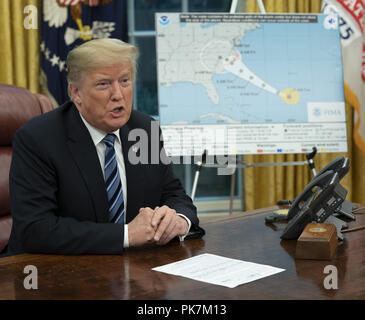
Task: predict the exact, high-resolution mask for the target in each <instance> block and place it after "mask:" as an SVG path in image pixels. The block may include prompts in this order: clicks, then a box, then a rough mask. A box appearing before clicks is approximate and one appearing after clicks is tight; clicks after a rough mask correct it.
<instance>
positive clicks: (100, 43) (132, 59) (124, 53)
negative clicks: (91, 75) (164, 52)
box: [66, 38, 139, 86]
mask: <svg viewBox="0 0 365 320" xmlns="http://www.w3.org/2000/svg"><path fill="white" fill-rule="evenodd" d="M138 54H139V52H138V49H137V47H135V46H133V45H131V44H129V43H126V42H123V41H122V40H119V39H111V38H104V39H95V40H90V41H87V42H85V43H83V44H82V45H80V46H78V47H76V48H74V49H72V50H71V51H70V52H69V54H68V56H67V60H66V64H67V80H68V83H69V84H73V85H76V86H77V85H79V84H80V81H81V80H82V77H83V76H84V74H85V73H86V72H88V71H91V70H93V69H96V68H102V67H106V66H113V65H121V64H127V65H130V66H131V71H132V79H133V80H135V76H136V72H137V58H138Z"/></svg>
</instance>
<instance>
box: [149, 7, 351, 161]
mask: <svg viewBox="0 0 365 320" xmlns="http://www.w3.org/2000/svg"><path fill="white" fill-rule="evenodd" d="M156 32H157V35H156V50H157V61H158V63H157V68H158V97H159V117H160V124H161V128H162V131H163V135H164V141H165V148H166V150H167V153H168V154H169V155H196V154H202V152H204V150H206V151H208V152H209V153H211V154H259V153H303V152H308V151H310V150H312V147H314V146H315V147H317V149H318V150H319V151H320V152H345V151H347V142H346V141H347V138H346V117H345V102H344V89H343V74H342V56H341V44H340V34H339V21H338V17H337V16H336V15H323V14H319V15H317V14H264V15H262V14H210V13H209V14H208V13H207V14H193V13H186V14H184V13H157V14H156Z"/></svg>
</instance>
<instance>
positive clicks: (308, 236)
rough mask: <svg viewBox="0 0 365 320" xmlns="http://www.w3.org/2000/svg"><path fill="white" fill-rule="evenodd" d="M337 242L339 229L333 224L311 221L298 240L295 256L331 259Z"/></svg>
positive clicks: (299, 257)
mask: <svg viewBox="0 0 365 320" xmlns="http://www.w3.org/2000/svg"><path fill="white" fill-rule="evenodd" d="M337 244H338V241H337V230H336V227H335V226H334V225H333V224H326V223H309V224H308V225H307V226H306V227H305V229H304V231H303V232H302V234H301V235H300V237H299V239H298V241H297V247H296V250H295V258H296V259H313V260H331V259H332V257H333V254H334V252H335V250H336V247H337Z"/></svg>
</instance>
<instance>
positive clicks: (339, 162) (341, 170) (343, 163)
mask: <svg viewBox="0 0 365 320" xmlns="http://www.w3.org/2000/svg"><path fill="white" fill-rule="evenodd" d="M330 170H333V171H335V172H337V173H338V178H339V180H341V179H342V178H343V177H344V176H345V175H346V174H347V172H349V170H350V160H349V158H345V157H339V158H336V159H335V160H333V161H331V162H330V163H329V164H327V165H326V166H325V167H324V168H323V169H322V170H321V171H319V172H318V176H319V175H321V174H322V173H324V172H326V171H330Z"/></svg>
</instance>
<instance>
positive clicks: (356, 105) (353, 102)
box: [344, 81, 365, 155]
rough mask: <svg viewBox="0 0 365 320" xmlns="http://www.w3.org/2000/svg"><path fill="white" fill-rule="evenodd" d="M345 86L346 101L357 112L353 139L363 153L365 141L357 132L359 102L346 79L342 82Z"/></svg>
mask: <svg viewBox="0 0 365 320" xmlns="http://www.w3.org/2000/svg"><path fill="white" fill-rule="evenodd" d="M344 87H345V99H346V101H347V102H348V103H349V104H350V105H351V106H352V107H353V108H354V109H355V110H356V112H357V121H356V123H355V125H354V141H355V144H356V145H357V147H358V148H359V149H360V151H361V152H362V153H363V154H364V155H365V141H364V139H363V138H362V137H361V135H360V133H359V130H358V129H359V126H360V103H359V99H358V98H357V96H356V94H355V93H354V92H353V91H352V90H351V88H350V87H349V86H348V85H347V83H346V81H345V83H344Z"/></svg>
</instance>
